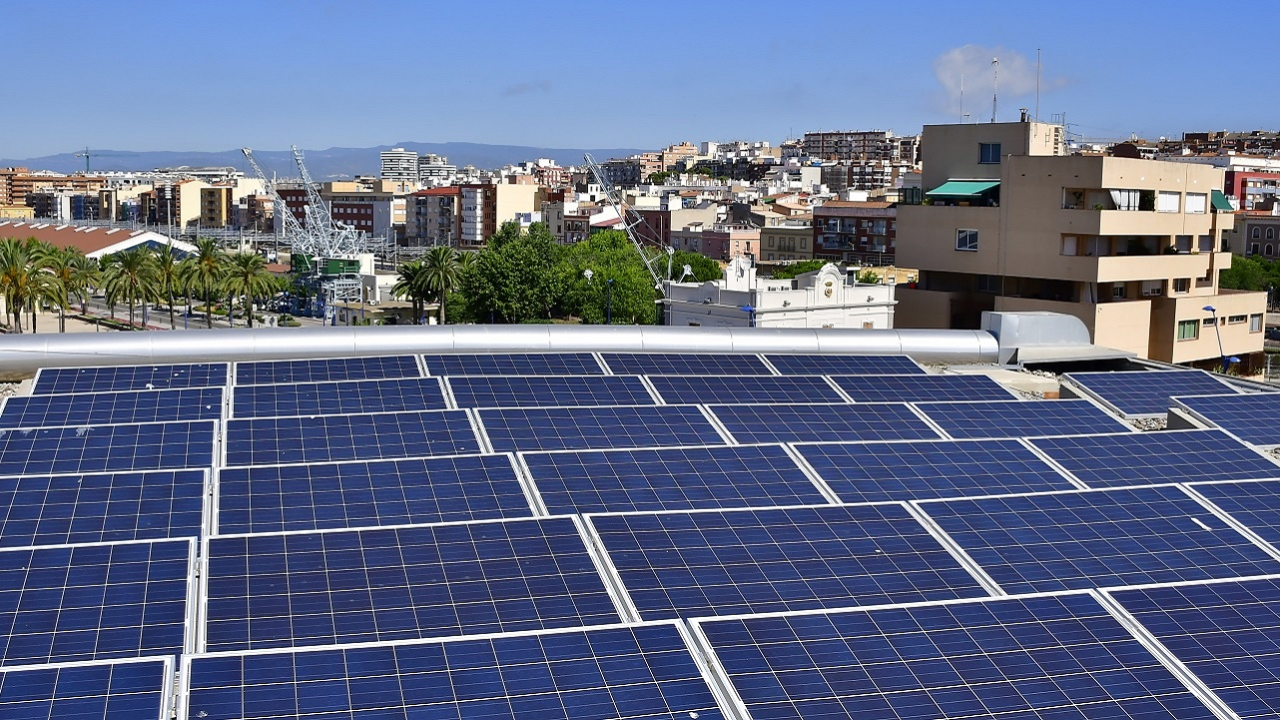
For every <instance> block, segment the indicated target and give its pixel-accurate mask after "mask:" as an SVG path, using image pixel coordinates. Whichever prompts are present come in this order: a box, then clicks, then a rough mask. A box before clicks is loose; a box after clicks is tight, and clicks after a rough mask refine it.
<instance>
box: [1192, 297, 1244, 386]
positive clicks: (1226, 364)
mask: <svg viewBox="0 0 1280 720" xmlns="http://www.w3.org/2000/svg"><path fill="white" fill-rule="evenodd" d="M1201 309H1202V310H1204V311H1205V312H1207V313H1209V315H1210V316H1212V317H1213V332H1214V334H1215V335H1216V336H1217V338H1218V355H1219V356H1221V357H1222V374H1223V375H1225V374H1226V373H1227V370H1229V369H1230V368H1231V365H1232V364H1233V363H1238V362H1240V358H1238V357H1234V356H1233V357H1227V352H1226V350H1223V349H1222V327H1221V326H1220V325H1219V324H1218V309H1217V308H1216V307H1214V306H1212V305H1205V306H1204V307H1203V308H1201Z"/></svg>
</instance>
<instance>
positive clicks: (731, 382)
mask: <svg viewBox="0 0 1280 720" xmlns="http://www.w3.org/2000/svg"><path fill="white" fill-rule="evenodd" d="M649 382H650V383H651V384H652V385H653V387H654V388H655V389H656V390H657V391H658V394H659V395H661V396H662V399H663V400H665V401H666V402H668V403H671V404H678V403H765V402H815V403H816V402H833V403H838V402H844V398H842V397H841V396H840V393H838V392H836V390H835V388H833V387H831V385H829V384H827V381H825V380H823V379H822V378H820V377H812V376H806V375H793V376H790V377H780V376H773V375H771V376H767V377H686V376H678V375H677V376H673V375H652V376H650V377H649Z"/></svg>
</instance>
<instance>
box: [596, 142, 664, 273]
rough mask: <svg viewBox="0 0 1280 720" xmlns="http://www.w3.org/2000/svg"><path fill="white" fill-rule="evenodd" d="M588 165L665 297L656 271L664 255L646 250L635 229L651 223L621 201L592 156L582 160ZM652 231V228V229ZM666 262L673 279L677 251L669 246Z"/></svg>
mask: <svg viewBox="0 0 1280 720" xmlns="http://www.w3.org/2000/svg"><path fill="white" fill-rule="evenodd" d="M582 159H583V160H584V161H586V163H587V169H588V170H590V171H591V177H593V178H595V181H596V184H597V185H599V186H600V189H601V190H603V191H604V196H605V199H607V200H608V201H609V205H610V206H611V207H613V211H614V212H616V213H617V214H618V219H620V220H621V221H622V230H623V232H625V233H626V234H627V239H629V240H630V241H631V245H632V246H633V247H635V249H636V252H637V253H639V254H640V260H641V261H643V262H644V269H645V270H648V271H649V277H650V278H651V279H652V280H653V289H654V290H657V291H658V292H659V293H661V294H663V295H665V294H666V287H665V286H664V285H663V280H664V278H663V277H662V276H660V275H659V274H658V271H657V270H656V269H655V268H657V267H660V266H661V263H662V260H663V254H662V253H655V252H650V251H648V250H646V248H645V245H644V243H643V242H641V240H640V236H639V235H637V234H636V231H635V229H636V228H637V227H639V226H641V225H643V226H644V227H646V228H649V227H650V226H649V223H648V222H646V221H645V219H644V217H643V216H642V215H640V213H638V212H636V211H635V209H634V208H632V207H631V206H630V205H626V204H625V203H623V202H622V201H621V199H619V196H618V191H617V190H615V189H614V187H613V183H611V182H609V181H608V180H607V179H605V176H604V171H603V170H602V169H601V168H600V165H599V164H597V163H596V161H595V159H594V158H592V157H591V155H590V154H587V155H584V156H583V158H582ZM650 229H652V228H650ZM665 250H666V261H667V276H666V278H665V279H666V280H670V279H671V261H672V258H673V257H675V254H676V249H675V248H673V247H671V246H670V245H667V246H666V247H665Z"/></svg>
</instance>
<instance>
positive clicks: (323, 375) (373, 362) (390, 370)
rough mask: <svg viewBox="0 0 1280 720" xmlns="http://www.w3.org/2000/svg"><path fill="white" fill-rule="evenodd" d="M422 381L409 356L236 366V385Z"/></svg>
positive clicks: (416, 367) (416, 363)
mask: <svg viewBox="0 0 1280 720" xmlns="http://www.w3.org/2000/svg"><path fill="white" fill-rule="evenodd" d="M414 377H422V371H421V370H419V369H418V361H417V360H416V359H414V357H413V356H412V355H394V356H387V357H355V358H320V359H316V360H262V361H259V362H242V363H236V382H235V384H236V385H274V384H276V383H311V382H337V381H340V380H391V379H395V378H414Z"/></svg>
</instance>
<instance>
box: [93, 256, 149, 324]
mask: <svg viewBox="0 0 1280 720" xmlns="http://www.w3.org/2000/svg"><path fill="white" fill-rule="evenodd" d="M155 262H156V261H155V257H154V256H153V255H152V254H151V251H150V250H148V249H147V248H145V247H136V248H133V249H132V250H125V251H123V252H118V253H116V254H114V255H111V256H110V257H109V258H107V270H106V272H105V273H104V276H103V284H104V287H105V289H106V291H107V297H109V298H112V299H115V300H122V301H124V302H125V303H127V304H128V305H129V324H130V325H133V324H134V309H135V308H136V307H137V305H138V303H142V306H143V308H142V310H143V314H146V304H147V302H148V301H150V300H153V299H155V298H156V297H158V290H159V284H158V280H157V276H156V267H155Z"/></svg>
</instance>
